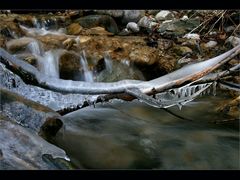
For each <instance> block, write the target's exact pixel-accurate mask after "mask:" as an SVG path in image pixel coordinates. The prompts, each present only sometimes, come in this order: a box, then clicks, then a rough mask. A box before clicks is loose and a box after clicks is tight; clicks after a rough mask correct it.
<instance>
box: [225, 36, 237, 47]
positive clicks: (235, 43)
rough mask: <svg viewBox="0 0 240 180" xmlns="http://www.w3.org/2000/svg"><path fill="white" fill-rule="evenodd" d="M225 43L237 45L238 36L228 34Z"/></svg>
mask: <svg viewBox="0 0 240 180" xmlns="http://www.w3.org/2000/svg"><path fill="white" fill-rule="evenodd" d="M226 43H230V44H231V45H232V46H233V47H235V46H237V45H238V44H240V38H239V37H235V36H230V37H229V38H228V39H227V40H226Z"/></svg>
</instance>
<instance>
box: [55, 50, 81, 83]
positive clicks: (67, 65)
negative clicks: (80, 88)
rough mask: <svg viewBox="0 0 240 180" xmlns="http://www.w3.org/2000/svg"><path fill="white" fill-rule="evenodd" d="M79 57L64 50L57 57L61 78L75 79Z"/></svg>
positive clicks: (78, 67)
mask: <svg viewBox="0 0 240 180" xmlns="http://www.w3.org/2000/svg"><path fill="white" fill-rule="evenodd" d="M79 69H80V58H79V56H77V55H76V54H75V53H72V52H67V51H66V52H64V53H63V54H62V55H61V56H60V58H59V73H60V78H61V79H72V80H74V79H76V78H75V75H77V74H79Z"/></svg>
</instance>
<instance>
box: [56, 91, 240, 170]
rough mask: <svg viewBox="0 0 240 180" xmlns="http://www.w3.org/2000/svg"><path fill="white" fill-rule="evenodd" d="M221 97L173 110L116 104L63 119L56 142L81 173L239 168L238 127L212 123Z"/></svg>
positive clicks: (105, 105)
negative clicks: (62, 125) (62, 126)
mask: <svg viewBox="0 0 240 180" xmlns="http://www.w3.org/2000/svg"><path fill="white" fill-rule="evenodd" d="M221 99H223V97H214V96H212V97H200V98H198V99H197V100H195V101H194V102H191V103H189V104H187V106H184V107H183V108H182V110H181V111H179V109H178V108H177V107H173V108H169V109H170V110H171V111H172V112H174V113H176V114H178V115H181V116H184V117H186V118H188V119H192V120H193V121H188V120H183V119H180V118H178V117H176V116H174V115H172V114H169V113H168V112H166V111H164V110H162V109H157V108H153V107H150V106H147V105H145V104H142V103H139V102H138V101H133V102H131V103H129V102H127V103H126V102H124V103H122V102H119V101H114V102H112V103H107V104H103V105H101V104H100V105H97V106H96V108H94V107H87V108H84V109H82V110H79V111H76V112H73V113H71V114H68V115H66V116H65V119H64V123H65V127H64V128H63V129H62V130H61V131H60V132H59V133H58V135H57V137H56V139H55V143H56V144H57V145H58V146H60V147H62V148H63V149H64V150H65V151H66V152H67V154H68V156H69V157H70V158H71V161H72V162H73V163H74V164H75V165H76V166H77V167H78V168H98V169H114V168H120V169H128V168H133V169H135V168H150V169H239V167H240V165H239V124H238V123H239V122H236V121H235V122H233V123H231V124H214V123H212V122H213V121H219V120H223V119H225V118H226V117H224V116H223V115H221V114H219V113H216V112H215V111H214V109H215V108H216V103H218V102H219V101H220V100H221Z"/></svg>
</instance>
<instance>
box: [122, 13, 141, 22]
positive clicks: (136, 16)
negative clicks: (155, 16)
mask: <svg viewBox="0 0 240 180" xmlns="http://www.w3.org/2000/svg"><path fill="white" fill-rule="evenodd" d="M144 15H145V10H124V12H123V18H122V23H123V24H127V23H129V22H136V23H137V22H138V21H139V20H140V19H141V18H142V17H143V16H144Z"/></svg>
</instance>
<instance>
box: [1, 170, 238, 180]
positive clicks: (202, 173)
mask: <svg viewBox="0 0 240 180" xmlns="http://www.w3.org/2000/svg"><path fill="white" fill-rule="evenodd" d="M14 176H15V178H17V179H25V178H26V177H30V178H31V180H32V179H34V178H40V179H44V180H45V179H48V178H49V179H58V178H59V179H65V178H67V179H68V180H70V179H72V178H78V179H79V178H84V177H87V178H98V179H99V178H102V177H104V178H109V179H111V180H113V178H119V179H122V178H133V179H136V178H138V177H139V178H142V179H145V180H149V179H152V178H158V179H159V178H168V179H171V178H174V179H176V178H177V179H186V178H191V180H192V178H199V179H201V180H203V178H209V179H212V180H213V179H219V178H225V177H226V178H227V179H239V178H237V177H240V171H239V170H229V171H226V170H225V171H219V170H216V171H208V170H198V171H185V170H184V171H180V170H178V171H172V170H169V171H163V170H105V171H103V170H71V171H64V170H62V171H61V170H57V171H55V170H52V171H44V170H43V171H39V170H37V171H36V170H27V171H20V170H18V171H16V170H8V171H0V177H2V178H4V179H6V178H9V179H11V178H12V177H14ZM124 180H125V179H124Z"/></svg>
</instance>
